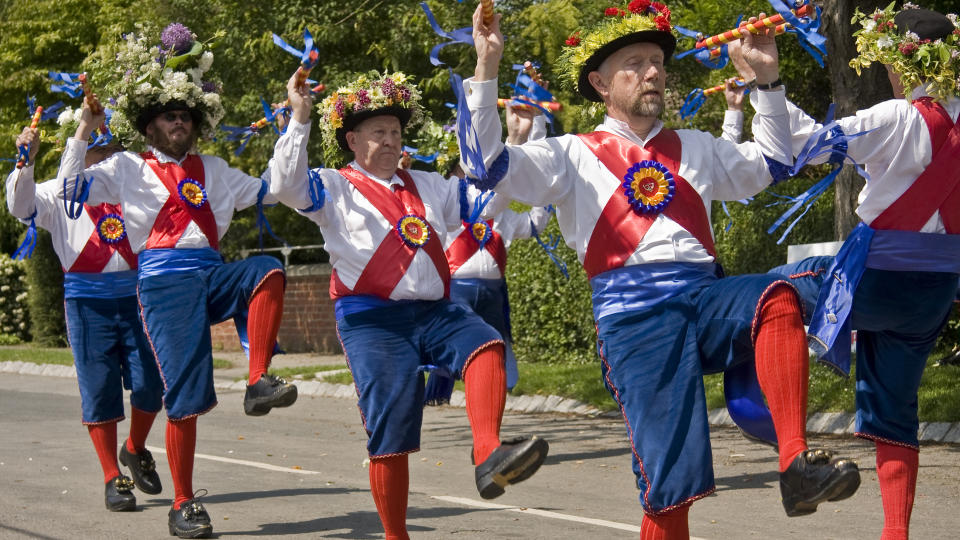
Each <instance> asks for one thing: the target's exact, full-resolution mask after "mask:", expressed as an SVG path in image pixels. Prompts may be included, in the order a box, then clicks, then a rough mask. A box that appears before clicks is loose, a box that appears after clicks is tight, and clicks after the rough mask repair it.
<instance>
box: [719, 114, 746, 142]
mask: <svg viewBox="0 0 960 540" xmlns="http://www.w3.org/2000/svg"><path fill="white" fill-rule="evenodd" d="M721 129H722V132H721V134H720V138H721V139H723V140H725V141H730V142H732V143H734V144H736V143H739V142H740V139H742V138H743V111H735V110H732V109H727V110H726V111H724V113H723V127H722V128H721Z"/></svg>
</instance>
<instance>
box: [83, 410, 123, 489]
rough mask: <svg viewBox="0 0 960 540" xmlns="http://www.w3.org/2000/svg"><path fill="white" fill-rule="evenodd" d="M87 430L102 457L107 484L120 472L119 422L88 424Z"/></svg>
mask: <svg viewBox="0 0 960 540" xmlns="http://www.w3.org/2000/svg"><path fill="white" fill-rule="evenodd" d="M87 431H88V432H89V433H90V440H92V441H93V448H94V449H95V450H96V451H97V457H98V458H99V459H100V468H102V469H103V483H104V484H106V483H107V482H109V481H110V480H113V479H114V478H116V477H117V475H119V474H120V464H119V463H117V423H116V422H108V423H106V424H96V425H88V426H87Z"/></svg>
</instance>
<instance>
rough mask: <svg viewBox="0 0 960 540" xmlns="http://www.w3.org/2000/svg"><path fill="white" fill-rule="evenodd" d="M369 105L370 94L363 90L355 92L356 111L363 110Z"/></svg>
mask: <svg viewBox="0 0 960 540" xmlns="http://www.w3.org/2000/svg"><path fill="white" fill-rule="evenodd" d="M369 104H370V94H369V93H368V92H367V91H366V90H365V89H362V88H361V89H360V90H357V107H356V108H357V109H358V110H359V109H365V108H366V107H367V105H369Z"/></svg>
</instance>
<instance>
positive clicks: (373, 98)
mask: <svg viewBox="0 0 960 540" xmlns="http://www.w3.org/2000/svg"><path fill="white" fill-rule="evenodd" d="M317 110H318V111H319V113H320V117H321V120H320V129H321V133H322V137H323V146H324V148H325V149H328V150H329V149H334V150H335V149H336V147H338V146H339V148H340V149H341V150H344V151H347V152H349V151H350V147H349V146H348V145H347V132H348V131H350V130H352V129H353V128H355V127H356V126H357V124H359V123H360V122H362V121H364V120H366V119H367V118H372V117H374V116H381V115H392V116H396V117H397V118H398V119H400V125H401V126H402V127H406V126H407V125H411V126H413V125H416V124H418V123H420V122H421V121H422V120H423V108H422V107H421V106H420V91H419V90H417V87H416V86H415V85H414V84H413V82H411V81H410V79H409V77H407V76H406V75H405V74H403V73H401V72H396V73H384V74H383V75H381V74H380V73H378V72H376V71H371V72H369V73H367V74H364V75H361V76H360V77H358V78H357V79H356V80H355V81H353V82H351V83H350V84H348V85H346V86H341V87H340V88H338V89H337V91H336V92H334V93H333V94H331V95H329V96H327V98H326V99H324V100H323V101H321V102H320V103H318V104H317Z"/></svg>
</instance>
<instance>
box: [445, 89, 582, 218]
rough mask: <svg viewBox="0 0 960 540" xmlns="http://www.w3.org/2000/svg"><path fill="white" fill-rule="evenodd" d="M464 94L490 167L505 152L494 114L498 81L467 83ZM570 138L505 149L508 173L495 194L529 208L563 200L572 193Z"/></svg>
mask: <svg viewBox="0 0 960 540" xmlns="http://www.w3.org/2000/svg"><path fill="white" fill-rule="evenodd" d="M464 92H465V93H466V95H467V105H468V106H469V108H470V114H471V119H472V122H473V126H474V129H475V130H476V131H477V136H478V138H479V140H480V148H481V150H482V152H483V159H484V163H485V164H486V165H487V166H488V167H489V166H490V164H491V163H493V161H494V159H496V158H497V156H499V155H500V152H502V151H504V148H505V147H504V145H503V142H502V139H501V136H502V134H503V131H502V126H501V124H500V114H499V112H498V111H497V81H496V80H495V79H494V80H490V81H483V82H479V83H478V82H474V81H473V80H472V79H467V80H465V81H464ZM570 137H572V136H564V137H550V138H547V139H542V140H538V141H528V142H527V143H526V144H523V145H521V146H511V147H509V148H507V149H506V151H507V152H509V158H510V163H509V169H508V170H507V173H506V175H505V176H504V178H503V179H502V180H501V181H500V182H499V183H498V184H497V186H496V187H495V188H494V191H496V192H497V193H500V194H503V195H506V196H507V197H508V198H509V199H514V200H517V201H520V202H523V203H526V204H529V205H532V206H546V205H548V204H552V203H557V202H559V201H561V200H562V199H564V198H566V197H567V196H568V195H569V194H570V193H571V192H572V190H573V176H572V175H570V174H568V167H570V164H569V160H568V159H567V153H568V152H567V148H565V147H564V141H566V140H568V139H569V138H570ZM461 155H463V149H461Z"/></svg>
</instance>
